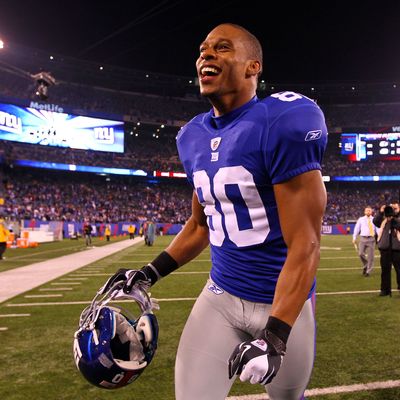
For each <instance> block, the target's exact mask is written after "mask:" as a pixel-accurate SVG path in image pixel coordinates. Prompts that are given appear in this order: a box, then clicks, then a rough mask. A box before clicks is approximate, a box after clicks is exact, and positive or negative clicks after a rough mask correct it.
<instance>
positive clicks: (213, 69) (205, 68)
mask: <svg viewBox="0 0 400 400" xmlns="http://www.w3.org/2000/svg"><path fill="white" fill-rule="evenodd" d="M207 72H211V73H212V74H217V73H218V70H217V69H216V68H213V67H204V68H202V70H201V73H202V74H205V73H207Z"/></svg>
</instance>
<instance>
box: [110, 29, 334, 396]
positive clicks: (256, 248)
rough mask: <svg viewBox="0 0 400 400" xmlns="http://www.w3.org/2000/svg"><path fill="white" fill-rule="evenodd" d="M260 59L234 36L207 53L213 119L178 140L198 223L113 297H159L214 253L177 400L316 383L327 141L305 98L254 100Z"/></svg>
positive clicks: (203, 62)
mask: <svg viewBox="0 0 400 400" xmlns="http://www.w3.org/2000/svg"><path fill="white" fill-rule="evenodd" d="M262 58H263V57H262V48H261V44H260V42H259V41H258V39H257V38H256V37H255V36H254V35H252V34H251V33H250V32H249V31H247V30H246V29H244V28H243V27H241V26H238V25H234V24H229V23H225V24H221V25H219V26H217V27H216V28H214V29H213V30H212V31H211V32H210V33H209V34H208V35H207V37H206V38H205V40H204V41H203V42H202V43H201V45H200V52H199V57H198V59H197V62H196V67H197V73H198V77H199V83H200V92H201V94H202V95H203V96H204V97H206V98H207V99H208V100H209V101H210V103H211V106H212V108H211V110H210V111H209V112H208V113H204V114H200V115H198V116H196V117H195V118H193V119H192V120H191V121H190V122H189V123H188V124H186V125H185V126H184V127H183V128H182V129H181V131H180V133H179V134H178V137H177V147H178V151H179V156H180V159H181V161H182V164H183V166H184V168H185V171H186V174H187V176H188V180H189V182H190V184H191V185H192V187H193V197H192V215H191V217H190V218H189V220H188V221H187V223H186V224H185V226H184V227H183V229H182V231H181V232H180V233H179V234H178V235H177V237H176V238H175V239H174V240H173V241H172V242H171V244H170V245H169V246H168V247H167V248H166V249H165V251H163V252H162V253H161V254H160V255H159V256H158V257H157V258H156V259H155V260H153V261H152V262H151V263H149V264H148V265H146V266H145V267H143V268H142V269H141V270H139V271H135V270H119V271H118V272H117V273H116V274H115V275H114V276H112V277H111V278H110V279H109V281H108V282H107V283H106V285H105V288H107V287H109V286H110V285H111V284H112V283H114V282H115V281H117V280H125V281H126V283H125V290H126V291H127V292H129V290H130V289H131V288H132V286H133V285H134V284H141V283H142V282H145V283H148V284H150V285H152V284H154V283H156V282H157V281H158V280H159V279H160V278H162V277H165V276H166V275H168V274H169V273H171V272H172V271H174V270H175V269H176V268H178V267H180V266H182V265H184V264H186V263H187V262H189V261H190V260H192V259H193V258H195V257H196V256H198V255H199V254H200V253H201V252H202V251H203V250H204V249H205V248H206V247H207V246H208V245H210V248H211V260H212V265H211V271H210V276H209V279H208V281H207V282H206V284H205V286H204V289H203V291H202V292H201V294H200V295H199V297H198V299H197V301H196V303H195V305H194V306H193V309H192V311H191V313H190V316H189V318H188V320H187V323H186V325H185V328H184V330H183V333H182V336H181V339H180V343H179V348H178V353H177V357H176V365H175V392H176V399H177V400H188V399H190V400H224V399H225V397H226V396H227V395H228V393H229V391H230V388H231V386H232V384H233V381H234V378H235V377H236V376H237V375H238V376H240V379H241V380H242V381H247V380H248V381H250V382H251V383H258V384H262V385H265V386H266V390H267V391H268V394H269V396H270V398H271V399H272V400H291V399H293V400H299V399H301V398H303V393H304V391H305V389H306V387H307V384H308V382H309V379H310V376H311V372H312V367H313V361H314V351H315V315H314V299H315V275H316V270H317V267H318V264H319V254H320V253H319V249H320V230H321V222H322V216H323V213H324V210H325V206H326V191H325V187H324V184H323V182H322V177H321V172H320V170H321V160H322V157H323V154H324V151H325V148H326V143H327V130H326V125H325V120H324V116H323V113H322V111H321V110H320V108H319V107H318V106H317V105H316V104H315V102H314V101H312V100H310V99H309V98H307V97H305V96H303V95H301V94H298V93H295V92H281V93H275V94H273V95H271V96H270V97H267V98H265V99H259V98H258V97H257V95H256V90H257V85H258V79H259V76H260V74H261V71H262V63H263V60H262ZM188 279H190V278H188Z"/></svg>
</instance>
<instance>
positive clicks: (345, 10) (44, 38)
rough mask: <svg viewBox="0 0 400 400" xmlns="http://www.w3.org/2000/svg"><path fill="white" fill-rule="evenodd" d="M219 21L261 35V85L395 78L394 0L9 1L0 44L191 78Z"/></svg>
mask: <svg viewBox="0 0 400 400" xmlns="http://www.w3.org/2000/svg"><path fill="white" fill-rule="evenodd" d="M261 6H262V7H263V8H264V9H262V8H261ZM221 22H234V23H238V24H241V25H243V26H244V27H246V28H248V29H249V30H250V31H252V32H253V33H254V34H255V35H256V36H258V37H259V38H260V40H261V41H262V44H263V49H264V58H265V62H264V75H263V78H264V79H265V80H266V81H269V82H293V83H304V82H315V83H318V82H324V81H354V82H357V81H359V82H365V81H393V82H395V81H397V82H398V81H399V80H400V29H399V25H400V2H399V1H385V2H376V1H331V2H328V1H306V0H303V1H294V0H293V1H287V0H286V1H284V0H281V1H279V2H277V1H274V2H273V1H267V0H265V1H233V0H231V1H229V0H214V1H183V0H171V1H167V0H164V1H150V0H142V1H119V0H114V1H112V2H107V3H105V4H104V3H101V2H97V1H76V0H69V1H54V0H52V1H47V0H44V1H39V2H33V1H26V0H19V1H14V2H11V1H8V2H2V4H1V7H0V38H1V39H2V40H4V42H5V43H7V45H12V43H16V44H20V45H24V46H29V47H35V48H38V49H42V50H47V51H49V54H50V53H54V54H60V55H67V56H72V57H77V58H83V59H86V60H90V61H96V62H98V63H99V64H114V65H119V66H123V67H130V68H134V69H139V70H145V71H149V72H159V73H167V74H174V75H184V76H195V68H194V63H195V59H196V57H197V54H198V47H199V44H200V42H201V41H202V40H203V39H204V37H205V36H206V34H207V33H208V31H209V30H210V29H211V28H213V27H214V26H215V25H216V24H218V23H221Z"/></svg>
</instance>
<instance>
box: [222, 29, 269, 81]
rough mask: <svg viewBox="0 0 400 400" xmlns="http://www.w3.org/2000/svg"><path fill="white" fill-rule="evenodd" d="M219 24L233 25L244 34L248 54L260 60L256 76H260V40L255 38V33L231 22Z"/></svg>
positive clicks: (261, 62) (261, 60)
mask: <svg viewBox="0 0 400 400" xmlns="http://www.w3.org/2000/svg"><path fill="white" fill-rule="evenodd" d="M221 25H230V26H233V27H234V28H236V29H239V30H240V31H242V32H243V33H244V34H245V36H246V40H247V42H248V43H249V47H248V52H249V56H250V57H251V58H254V59H256V60H258V61H259V62H260V72H259V73H258V76H259V77H260V76H261V73H262V70H263V50H262V46H261V43H260V41H259V40H258V39H257V37H256V36H255V35H253V34H252V33H251V32H250V31H249V30H247V29H246V28H244V27H243V26H241V25H238V24H233V23H230V22H226V23H224V24H221Z"/></svg>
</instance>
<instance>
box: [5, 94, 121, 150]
mask: <svg viewBox="0 0 400 400" xmlns="http://www.w3.org/2000/svg"><path fill="white" fill-rule="evenodd" d="M32 103H33V104H32ZM32 103H31V105H30V107H20V106H16V105H13V104H5V103H0V140H12V141H16V142H23V143H31V144H38V145H43V146H57V147H67V148H72V149H83V150H93V151H109V152H117V153H123V152H124V123H123V121H117V120H109V119H102V118H94V117H88V116H81V115H73V114H66V113H64V112H62V111H63V109H62V108H61V107H59V106H57V105H52V106H53V107H50V106H48V107H37V106H36V104H35V103H34V102H32ZM37 104H38V103H37Z"/></svg>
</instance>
